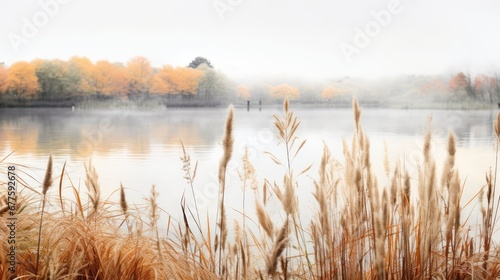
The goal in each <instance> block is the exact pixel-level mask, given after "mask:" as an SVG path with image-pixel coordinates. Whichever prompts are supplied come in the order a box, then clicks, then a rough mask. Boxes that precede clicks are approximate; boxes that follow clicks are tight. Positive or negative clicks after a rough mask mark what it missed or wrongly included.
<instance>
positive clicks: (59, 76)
mask: <svg viewBox="0 0 500 280" xmlns="http://www.w3.org/2000/svg"><path fill="white" fill-rule="evenodd" d="M200 69H201V68H200ZM200 69H193V68H189V67H175V68H174V67H172V66H169V65H166V66H163V67H162V68H160V69H157V68H154V67H152V66H151V62H150V61H149V60H148V59H147V58H145V57H141V56H139V57H134V58H132V59H130V60H129V61H128V62H127V63H126V64H125V65H124V64H122V63H112V62H109V61H107V60H100V61H97V62H95V63H94V62H92V61H91V60H90V59H88V58H86V57H76V56H75V57H72V58H71V59H69V60H68V61H63V60H58V59H55V60H41V59H37V60H33V61H31V62H25V61H21V62H17V63H15V64H13V65H11V66H10V67H8V68H6V67H4V66H3V65H0V93H1V95H0V96H1V97H2V98H3V99H8V98H11V99H12V98H15V99H19V100H30V99H33V100H35V99H36V100H55V101H57V100H67V99H72V98H87V97H96V98H111V97H113V98H122V99H123V98H125V99H142V98H145V97H148V96H150V95H156V96H169V95H182V96H193V95H196V94H197V93H198V87H199V85H200V82H201V78H202V77H203V76H204V75H205V72H204V71H203V70H200Z"/></svg>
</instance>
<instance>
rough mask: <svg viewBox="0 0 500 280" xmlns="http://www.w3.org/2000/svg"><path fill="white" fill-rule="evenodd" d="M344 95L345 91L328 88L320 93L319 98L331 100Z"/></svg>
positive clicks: (332, 87)
mask: <svg viewBox="0 0 500 280" xmlns="http://www.w3.org/2000/svg"><path fill="white" fill-rule="evenodd" d="M346 93H347V91H345V90H342V89H339V88H337V87H334V86H329V87H326V88H325V89H324V90H323V92H322V93H321V98H324V99H331V98H334V97H336V96H340V95H343V94H346Z"/></svg>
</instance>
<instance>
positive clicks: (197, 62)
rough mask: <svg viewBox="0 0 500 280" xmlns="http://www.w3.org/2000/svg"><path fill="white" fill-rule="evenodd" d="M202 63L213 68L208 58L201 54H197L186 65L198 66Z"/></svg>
mask: <svg viewBox="0 0 500 280" xmlns="http://www.w3.org/2000/svg"><path fill="white" fill-rule="evenodd" d="M202 64H205V65H207V66H208V67H210V68H214V67H213V66H212V64H211V63H210V61H209V60H208V59H206V58H204V57H201V56H198V57H197V58H195V59H194V60H193V61H191V63H189V65H188V67H190V68H198V66H200V65H202Z"/></svg>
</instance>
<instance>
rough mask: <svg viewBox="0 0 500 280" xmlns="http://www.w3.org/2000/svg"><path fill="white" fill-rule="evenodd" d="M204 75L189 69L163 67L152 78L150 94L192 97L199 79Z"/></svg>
mask: <svg viewBox="0 0 500 280" xmlns="http://www.w3.org/2000/svg"><path fill="white" fill-rule="evenodd" d="M203 75H204V73H203V71H201V70H198V69H193V68H189V67H177V68H173V67H172V66H169V65H166V66H164V67H163V68H162V69H161V70H160V71H158V73H156V75H155V76H154V78H153V81H152V83H151V93H154V94H159V95H165V94H182V95H185V96H190V95H194V94H196V92H197V89H198V86H199V83H200V79H201V78H202V77H203Z"/></svg>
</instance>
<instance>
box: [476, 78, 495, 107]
mask: <svg viewBox="0 0 500 280" xmlns="http://www.w3.org/2000/svg"><path fill="white" fill-rule="evenodd" d="M496 86H497V81H496V78H495V77H489V76H487V75H484V74H480V75H478V76H476V78H474V91H475V92H476V94H477V96H478V97H482V98H484V99H486V98H488V99H489V100H490V102H491V103H493V95H492V93H493V92H494V91H495V89H496Z"/></svg>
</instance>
